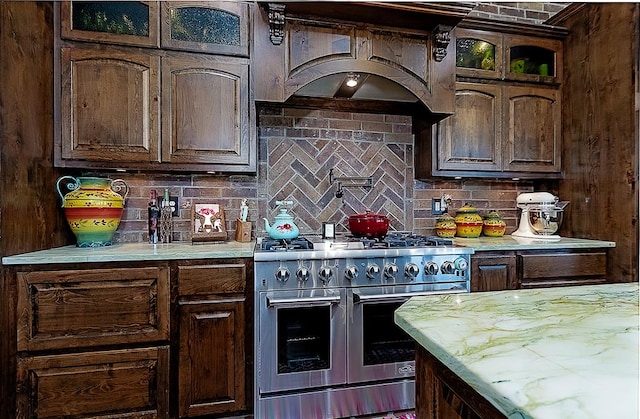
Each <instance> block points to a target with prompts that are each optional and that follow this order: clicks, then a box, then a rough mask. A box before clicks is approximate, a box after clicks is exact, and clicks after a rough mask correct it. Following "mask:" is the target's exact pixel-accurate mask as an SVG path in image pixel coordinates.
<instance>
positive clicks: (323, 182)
mask: <svg viewBox="0 0 640 419" xmlns="http://www.w3.org/2000/svg"><path fill="white" fill-rule="evenodd" d="M258 116H259V121H258V144H259V167H258V173H257V175H255V176H247V175H238V176H235V175H234V176H228V175H208V174H202V173H201V174H188V173H183V174H179V175H177V174H158V173H155V174H153V173H151V174H147V173H119V174H118V177H121V178H123V179H125V180H126V181H127V182H128V184H129V186H130V192H129V195H128V198H127V200H126V203H125V212H124V214H123V219H122V222H121V224H120V227H119V228H118V231H117V232H116V235H115V237H114V240H115V241H117V242H136V241H146V240H147V204H148V202H149V192H150V190H152V189H156V190H158V191H160V192H162V191H163V189H164V188H169V191H170V193H171V196H177V197H178V198H179V201H180V207H181V209H180V211H179V214H178V217H176V218H174V240H178V241H180V240H184V241H188V240H191V238H190V209H189V206H190V204H191V202H193V201H194V200H207V201H212V202H217V203H220V204H222V205H223V206H224V211H225V217H226V227H227V232H228V237H229V238H230V239H232V238H233V237H234V233H235V220H236V218H237V217H238V216H239V207H240V203H241V201H242V199H247V201H248V205H249V220H250V221H251V222H253V235H254V236H264V235H265V230H264V221H263V220H262V218H263V217H266V218H268V219H269V220H270V221H273V218H274V216H275V215H276V213H277V211H276V209H275V201H276V200H292V201H294V206H293V209H292V214H293V216H294V217H295V220H296V224H297V225H298V226H299V227H300V229H301V232H302V234H319V233H320V232H321V227H322V222H323V221H329V222H334V223H336V225H337V230H338V231H339V232H346V231H347V227H346V222H347V219H348V216H349V215H351V214H354V213H360V212H363V211H365V210H371V211H374V212H380V213H383V214H385V215H387V216H388V217H389V218H390V220H391V229H392V230H399V231H413V232H416V233H420V234H435V228H434V227H435V223H436V219H437V216H434V215H433V214H432V212H431V201H432V199H433V198H439V197H441V196H442V194H445V193H446V194H450V195H451V196H452V197H453V202H452V207H451V208H450V210H449V213H450V214H451V215H455V212H456V210H457V209H458V208H460V207H461V206H462V205H463V204H464V203H466V202H468V203H469V204H471V205H473V206H475V207H476V208H478V210H479V212H480V214H481V215H484V214H486V213H487V212H488V211H489V210H491V209H495V210H497V211H499V212H500V213H501V214H502V215H503V216H504V217H505V219H506V221H507V226H508V227H507V233H511V232H512V231H513V230H515V228H516V217H517V211H516V208H515V199H516V196H517V195H518V193H520V192H527V191H531V190H533V186H532V185H531V184H530V183H527V182H522V181H511V180H503V181H491V180H480V179H475V180H474V179H461V180H446V179H445V180H438V179H436V180H430V181H419V180H414V174H413V168H414V152H413V141H414V139H413V135H412V133H411V118H410V117H408V116H397V115H378V114H370V113H353V112H335V111H329V110H302V109H294V108H285V107H282V106H261V107H260V108H259V114H258ZM420 158H429V156H424V157H422V156H421V157H420ZM331 169H333V170H334V175H335V176H337V177H349V176H357V177H368V176H371V177H372V178H373V182H374V185H373V188H372V189H371V190H365V189H363V188H345V189H344V197H343V198H342V199H341V198H336V196H335V192H336V184H333V185H331V184H330V182H329V170H331ZM94 175H96V174H94ZM105 176H113V174H111V175H110V174H108V173H107V174H105ZM346 183H348V182H345V184H346Z"/></svg>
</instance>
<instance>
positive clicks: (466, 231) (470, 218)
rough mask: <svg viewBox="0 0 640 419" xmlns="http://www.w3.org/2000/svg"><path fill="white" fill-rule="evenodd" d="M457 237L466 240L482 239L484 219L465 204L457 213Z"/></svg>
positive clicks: (475, 210)
mask: <svg viewBox="0 0 640 419" xmlns="http://www.w3.org/2000/svg"><path fill="white" fill-rule="evenodd" d="M455 221H456V236H458V237H465V238H476V237H480V234H481V233H482V225H483V223H482V217H481V216H480V214H478V210H477V209H475V208H474V207H472V206H471V205H469V204H467V203H465V204H464V205H463V206H462V207H461V208H460V209H458V211H457V212H456V218H455Z"/></svg>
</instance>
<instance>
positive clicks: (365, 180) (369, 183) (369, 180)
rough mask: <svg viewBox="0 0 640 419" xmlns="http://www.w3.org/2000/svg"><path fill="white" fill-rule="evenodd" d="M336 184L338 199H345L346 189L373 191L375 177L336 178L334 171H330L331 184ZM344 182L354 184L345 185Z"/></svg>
mask: <svg viewBox="0 0 640 419" xmlns="http://www.w3.org/2000/svg"><path fill="white" fill-rule="evenodd" d="M334 182H335V183H336V185H337V187H336V198H342V197H344V192H343V189H344V188H364V189H368V190H369V189H371V188H373V177H372V176H368V177H365V176H348V177H347V176H345V177H335V176H334V175H333V169H330V170H329V184H331V185H333V183H334ZM344 182H353V183H349V184H346V185H345V184H343V183H344Z"/></svg>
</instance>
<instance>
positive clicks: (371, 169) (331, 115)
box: [260, 108, 413, 234]
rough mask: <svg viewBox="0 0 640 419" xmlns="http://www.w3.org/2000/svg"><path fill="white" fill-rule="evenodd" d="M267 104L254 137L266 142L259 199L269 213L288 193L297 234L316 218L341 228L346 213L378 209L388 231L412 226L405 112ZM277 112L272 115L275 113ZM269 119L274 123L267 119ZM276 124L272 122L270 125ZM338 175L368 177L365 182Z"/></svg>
mask: <svg viewBox="0 0 640 419" xmlns="http://www.w3.org/2000/svg"><path fill="white" fill-rule="evenodd" d="M278 109H279V112H280V114H279V115H275V114H274V113H275V112H277V111H276V110H274V109H273V108H270V109H269V110H265V111H264V112H261V113H260V140H261V141H262V142H265V143H266V148H265V155H264V156H261V158H260V163H261V165H264V166H265V174H266V190H265V192H266V194H265V196H264V202H263V204H264V206H265V210H266V212H267V214H268V218H269V219H271V218H272V217H273V216H274V215H275V213H276V212H275V201H276V200H291V201H293V202H294V207H293V209H292V213H293V215H294V216H295V217H296V224H297V225H298V227H299V228H300V231H301V233H302V234H319V233H320V231H321V227H322V222H324V221H327V222H334V223H336V225H337V226H336V230H337V231H338V232H346V231H347V228H346V220H347V218H348V216H349V215H351V214H354V213H360V212H364V211H366V210H370V211H373V212H380V213H384V214H386V215H387V216H389V218H390V219H391V225H392V227H393V228H394V229H396V230H410V229H412V227H413V211H412V207H411V203H412V198H413V170H412V168H413V135H412V134H411V118H410V117H408V116H393V115H378V114H367V113H349V112H333V111H331V112H330V111H323V110H300V109H291V108H278ZM278 116H279V117H278ZM270 124H273V125H274V126H270ZM276 128H280V129H276ZM332 169H333V175H334V176H335V177H339V178H349V177H358V178H360V177H372V178H373V181H374V186H373V188H371V189H366V188H362V187H351V186H352V185H358V184H362V181H361V180H355V181H350V180H345V181H343V182H342V185H343V186H344V188H343V193H344V196H343V197H341V198H338V197H336V191H337V187H338V184H337V182H334V183H333V184H331V182H330V179H329V172H330V170H332Z"/></svg>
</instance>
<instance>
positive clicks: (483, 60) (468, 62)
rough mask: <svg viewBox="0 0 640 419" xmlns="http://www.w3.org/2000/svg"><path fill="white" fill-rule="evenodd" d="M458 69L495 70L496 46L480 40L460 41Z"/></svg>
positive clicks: (458, 43) (458, 44) (465, 39)
mask: <svg viewBox="0 0 640 419" xmlns="http://www.w3.org/2000/svg"><path fill="white" fill-rule="evenodd" d="M456 67H463V68H475V69H482V70H491V71H493V70H495V46H494V45H493V44H491V43H489V42H486V41H482V40H480V39H473V38H461V39H458V40H457V41H456Z"/></svg>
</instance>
